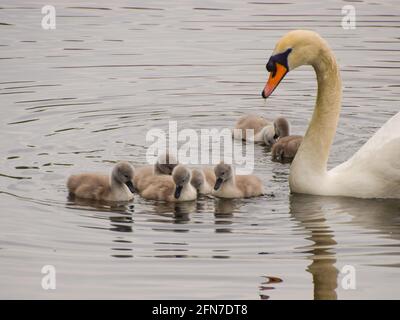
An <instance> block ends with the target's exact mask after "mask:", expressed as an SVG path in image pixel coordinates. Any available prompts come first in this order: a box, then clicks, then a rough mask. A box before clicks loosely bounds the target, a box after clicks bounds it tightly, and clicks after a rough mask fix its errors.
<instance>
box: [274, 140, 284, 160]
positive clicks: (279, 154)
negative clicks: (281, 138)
mask: <svg viewBox="0 0 400 320" xmlns="http://www.w3.org/2000/svg"><path fill="white" fill-rule="evenodd" d="M283 154H284V146H283V145H282V144H279V143H278V144H276V145H275V146H274V149H273V152H272V160H273V161H279V162H282V161H283Z"/></svg>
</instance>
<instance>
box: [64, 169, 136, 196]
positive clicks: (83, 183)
mask: <svg viewBox="0 0 400 320" xmlns="http://www.w3.org/2000/svg"><path fill="white" fill-rule="evenodd" d="M133 178H134V169H133V167H132V166H131V165H130V164H129V163H128V162H118V163H117V164H116V165H115V166H114V169H113V170H112V172H111V176H107V175H103V174H97V173H83V174H77V175H72V176H70V177H69V178H68V181H67V187H68V191H69V193H70V194H71V195H74V196H76V197H78V198H84V199H93V200H102V201H129V200H132V199H133V193H134V192H135V188H134V184H133V183H132V179H133Z"/></svg>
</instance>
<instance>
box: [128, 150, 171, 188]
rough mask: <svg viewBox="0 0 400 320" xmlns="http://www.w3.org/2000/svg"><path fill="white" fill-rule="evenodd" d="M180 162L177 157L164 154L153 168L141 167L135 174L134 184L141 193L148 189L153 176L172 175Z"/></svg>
mask: <svg viewBox="0 0 400 320" xmlns="http://www.w3.org/2000/svg"><path fill="white" fill-rule="evenodd" d="M177 164H178V161H177V160H176V158H175V156H174V155H172V154H170V153H168V152H167V153H165V154H162V155H160V156H159V157H158V159H157V162H156V163H155V164H154V165H153V166H144V167H140V168H139V169H137V170H136V172H135V178H134V183H135V187H136V188H137V189H138V190H139V192H141V191H143V190H144V189H145V188H147V187H148V185H149V183H150V182H151V181H152V177H153V176H155V175H156V176H157V175H169V176H170V175H171V174H172V171H173V170H174V168H175V167H176V166H177Z"/></svg>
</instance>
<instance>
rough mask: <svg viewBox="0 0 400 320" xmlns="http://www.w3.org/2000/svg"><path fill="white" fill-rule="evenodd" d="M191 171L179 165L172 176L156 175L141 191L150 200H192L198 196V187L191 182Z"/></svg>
mask: <svg viewBox="0 0 400 320" xmlns="http://www.w3.org/2000/svg"><path fill="white" fill-rule="evenodd" d="M191 176H192V175H191V172H190V170H189V169H188V168H186V167H185V166H184V165H181V164H180V165H177V166H176V167H175V168H174V170H173V172H172V177H171V176H168V175H158V176H157V175H154V176H152V177H151V178H150V179H149V180H150V183H149V185H148V186H147V187H146V188H145V189H144V190H143V191H142V192H141V193H140V195H141V196H142V197H143V198H145V199H148V200H160V201H168V202H181V201H192V200H195V199H196V198H197V192H196V189H195V188H194V187H193V186H192V185H191V184H190V179H191Z"/></svg>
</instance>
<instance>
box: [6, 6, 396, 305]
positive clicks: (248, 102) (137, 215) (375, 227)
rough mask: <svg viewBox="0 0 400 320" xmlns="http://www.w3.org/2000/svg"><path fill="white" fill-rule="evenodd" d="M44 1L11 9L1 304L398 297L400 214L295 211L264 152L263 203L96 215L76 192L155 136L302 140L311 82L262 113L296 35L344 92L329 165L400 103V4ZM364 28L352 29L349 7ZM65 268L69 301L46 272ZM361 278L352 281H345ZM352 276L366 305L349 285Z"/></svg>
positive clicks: (110, 210) (290, 79) (385, 204)
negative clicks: (199, 133)
mask: <svg viewBox="0 0 400 320" xmlns="http://www.w3.org/2000/svg"><path fill="white" fill-rule="evenodd" d="M266 2H267V1H228V0H220V1H208V0H207V1H201V2H200V1H198V2H195V1H185V2H184V1H168V3H167V2H165V1H159V0H155V1H104V0H103V1H66V0H65V1H64V0H63V1H55V0H53V1H51V3H49V4H52V5H54V6H55V7H56V10H57V20H56V23H57V25H56V26H57V28H56V30H44V29H42V28H41V19H42V17H43V15H42V14H41V7H42V5H43V1H36V0H34V1H28V0H26V1H13V0H3V1H2V4H1V6H0V34H1V38H0V66H1V73H0V103H1V106H0V130H1V140H0V158H1V167H0V204H1V213H0V298H129V299H137V298H144V299H151V298H170V299H178V298H188V299H195V298H207V299H220V298H226V299H231V298H232V299H268V298H269V299H298V298H301V299H352V298H361V299H371V298H377V299H381V298H389V299H390V298H397V299H399V298H400V285H399V280H400V268H399V267H400V201H394V200H393V201H391V200H386V201H383V200H358V199H351V198H334V197H315V196H304V195H291V194H290V193H289V188H288V173H289V165H288V164H280V163H274V162H271V159H270V153H269V152H268V151H267V150H265V149H264V148H263V147H257V148H256V149H255V158H256V163H255V174H257V175H259V176H260V177H261V178H262V180H263V182H264V185H265V188H266V190H267V193H268V194H267V196H265V197H261V198H255V199H248V200H240V201H239V200H237V201H221V200H219V201H218V200H214V199H201V200H199V201H197V203H195V204H184V205H173V204H172V205H168V204H163V203H155V202H151V201H146V200H143V199H141V198H139V197H136V198H135V200H134V202H133V204H130V205H120V206H117V207H110V206H98V207H93V206H88V205H87V204H85V203H79V202H78V203H76V202H72V201H70V200H68V197H67V190H66V186H65V183H66V179H67V177H68V176H69V175H70V174H72V173H76V172H80V171H87V170H89V171H105V172H108V171H109V170H110V168H111V167H112V165H113V162H115V161H117V160H121V159H125V160H129V161H132V162H133V163H134V164H136V165H140V164H143V163H145V155H146V148H147V147H148V145H149V144H148V143H147V142H146V139H145V136H146V132H147V131H148V130H149V129H151V128H162V129H167V128H168V121H169V120H177V121H178V129H184V128H193V129H196V130H199V129H201V128H224V127H226V128H231V127H232V126H233V125H234V123H235V121H236V119H237V118H238V117H239V116H241V115H243V114H245V113H258V114H260V115H264V116H265V117H267V118H270V119H273V118H274V117H276V116H278V115H285V116H286V117H287V118H288V119H289V120H290V121H291V124H292V132H293V133H295V134H304V132H305V129H306V128H307V124H308V121H309V118H310V115H311V112H312V107H313V105H314V99H315V95H316V79H315V75H314V73H313V71H312V69H311V68H310V67H302V68H300V69H299V70H296V71H294V72H293V73H290V74H289V75H288V76H287V77H286V79H285V80H284V83H283V84H281V85H280V87H279V88H278V89H277V90H276V91H275V92H274V94H273V95H272V96H271V97H270V98H269V99H268V100H267V101H266V103H265V104H264V101H263V99H262V98H261V97H260V93H261V90H262V88H263V86H264V84H265V81H266V78H267V74H266V70H265V63H266V61H267V59H268V58H269V56H270V54H271V52H272V49H273V47H274V45H275V43H276V41H277V40H278V39H279V38H280V37H281V36H282V35H283V34H284V33H286V32H287V31H288V30H291V29H299V28H306V29H312V30H315V31H318V32H319V33H320V34H321V35H322V36H323V37H324V38H326V39H327V41H328V42H329V43H330V45H331V47H332V49H333V50H334V52H335V54H336V57H337V60H338V63H339V65H340V68H341V73H342V78H343V86H344V92H343V109H342V113H341V119H340V124H339V127H338V131H337V135H336V139H335V142H334V145H333V147H332V150H331V156H330V161H329V166H330V167H331V166H334V165H336V164H338V163H340V162H342V161H345V160H346V159H347V158H348V157H350V156H351V155H352V154H353V153H354V152H355V151H356V150H357V149H358V148H359V147H360V146H361V145H362V144H363V143H364V142H365V141H367V140H368V138H369V137H370V136H371V135H372V134H373V133H374V132H375V131H376V130H377V128H379V127H380V126H382V125H383V124H384V123H385V122H386V121H387V120H388V119H389V118H390V117H391V116H392V115H394V114H395V113H397V112H398V111H399V109H400V108H399V102H400V95H399V94H400V85H399V72H400V70H399V69H400V41H399V39H400V38H399V28H400V19H399V17H400V5H399V2H398V1H397V0H390V1H357V2H347V1H325V2H320V1H317V0H313V1H300V2H299V1H292V0H277V1H274V2H273V3H272V4H267V3H266ZM346 4H352V5H354V6H355V9H356V18H357V21H356V23H357V24H356V29H353V30H345V29H343V28H342V26H341V19H342V13H341V10H342V6H343V5H346ZM45 265H52V266H54V267H55V269H56V281H57V282H56V283H57V287H56V289H55V290H44V289H43V288H42V286H41V281H42V277H43V276H44V275H43V274H42V273H41V269H42V267H43V266H45ZM346 266H349V267H346ZM349 270H352V271H354V272H355V279H356V287H355V289H348V290H346V286H345V285H343V283H344V282H346V279H348V278H346V275H349V274H350V273H348V271H349Z"/></svg>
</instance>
